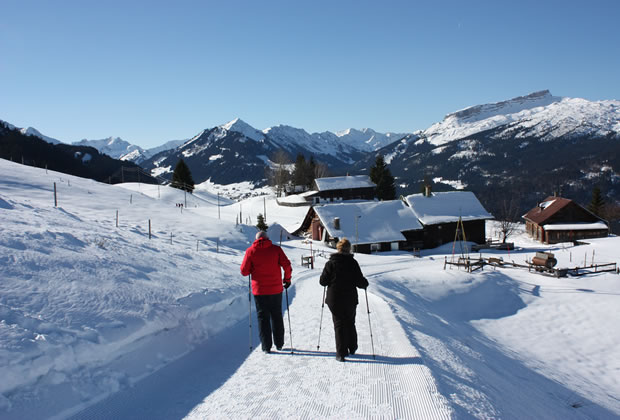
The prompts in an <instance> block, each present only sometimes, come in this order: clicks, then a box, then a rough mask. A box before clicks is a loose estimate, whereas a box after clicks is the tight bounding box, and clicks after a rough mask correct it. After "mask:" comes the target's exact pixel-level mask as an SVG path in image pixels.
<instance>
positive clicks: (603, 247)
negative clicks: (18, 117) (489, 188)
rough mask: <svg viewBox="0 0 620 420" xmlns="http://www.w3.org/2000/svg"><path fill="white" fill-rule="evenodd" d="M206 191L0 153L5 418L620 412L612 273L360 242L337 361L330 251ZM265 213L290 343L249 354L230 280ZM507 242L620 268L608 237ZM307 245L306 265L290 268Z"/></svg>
mask: <svg viewBox="0 0 620 420" xmlns="http://www.w3.org/2000/svg"><path fill="white" fill-rule="evenodd" d="M54 185H55V186H56V191H57V206H55V205H54ZM212 188H213V187H212V186H211V187H205V188H197V193H196V194H193V195H191V194H185V193H183V192H182V191H178V190H174V189H170V188H167V187H163V186H157V185H145V184H137V183H136V184H119V185H108V184H102V183H98V182H95V181H91V180H87V179H83V178H78V177H73V176H68V175H64V174H61V173H57V172H53V171H47V172H46V171H45V170H44V169H38V168H32V167H28V166H23V165H19V164H16V163H12V162H9V161H5V160H0V223H1V225H2V229H3V234H2V235H1V236H0V262H1V264H0V278H1V279H2V281H1V282H0V377H1V378H3V379H2V381H0V387H1V388H0V418H2V419H24V418H55V419H65V418H76V419H86V418H88V419H93V418H127V419H129V418H150V419H158V418H160V419H164V418H168V419H169V418H190V419H194V418H196V419H199V418H200V419H203V418H230V419H239V418H243V419H249V418H308V419H310V418H312V419H317V418H369V417H374V418H425V419H429V418H438V419H444V418H456V419H461V418H462V419H465V418H481V419H482V418H558V419H560V418H561V419H571V418H575V419H577V418H599V419H603V418H618V417H620V377H619V376H618V372H619V371H620V359H619V358H618V357H617V355H616V353H617V351H616V349H617V348H618V346H620V332H619V330H618V328H617V325H618V323H619V322H620V315H619V313H618V311H617V310H616V309H617V307H618V304H619V303H620V300H619V299H620V281H619V279H620V277H619V276H618V274H615V273H598V274H593V275H588V276H584V277H570V276H569V277H566V278H554V277H547V276H543V275H541V274H537V273H534V272H528V270H522V269H517V268H497V269H493V268H490V269H489V268H488V267H487V268H485V269H484V270H482V271H478V272H475V273H468V272H467V271H464V270H458V269H456V268H453V269H450V268H445V265H444V260H445V259H446V258H447V259H448V260H451V259H452V258H454V257H458V255H459V253H460V252H461V251H460V250H462V249H463V248H462V247H461V245H466V244H460V243H459V244H456V245H457V246H456V247H453V246H452V244H448V245H445V246H444V247H442V248H438V249H430V250H424V251H422V253H421V255H420V257H413V256H412V255H411V254H408V253H405V252H387V253H382V254H372V255H361V254H357V255H356V256H355V258H356V259H357V260H358V261H359V262H360V265H361V268H362V271H363V272H364V274H365V276H366V277H367V278H368V280H369V282H370V287H369V288H368V295H367V298H368V307H367V306H366V298H365V295H364V293H363V292H362V291H360V305H359V306H358V311H357V322H356V323H357V329H358V335H359V344H360V348H359V351H358V353H357V354H356V355H355V356H351V357H350V358H348V360H347V362H345V363H340V362H337V361H336V360H335V358H334V355H335V347H334V336H333V328H332V325H331V316H330V314H329V310H328V309H327V308H322V306H321V299H322V293H323V290H322V288H321V287H320V286H319V284H318V277H319V275H320V272H321V269H322V267H323V265H324V263H325V261H326V257H327V256H328V255H329V253H331V252H332V250H331V249H328V248H324V247H323V246H322V244H321V243H319V242H313V243H312V244H311V243H310V242H309V241H306V240H302V239H301V238H296V237H293V236H291V235H290V234H288V233H287V232H290V231H292V230H294V229H295V228H296V227H297V226H299V224H300V223H301V220H302V219H303V217H304V216H305V212H306V211H307V208H303V207H301V208H300V207H279V206H278V205H277V204H276V202H275V198H274V196H273V195H266V196H262V197H254V198H250V199H247V200H243V201H239V202H232V201H225V199H223V198H222V197H218V195H217V194H214V193H213V192H209V190H211V189H212ZM181 203H182V204H183V207H179V206H178V204H181ZM258 213H266V217H267V223H268V224H269V225H270V226H271V228H270V231H269V233H270V237H271V238H272V240H273V241H274V242H276V243H281V244H282V246H283V249H284V251H285V253H286V254H287V255H288V257H289V258H290V260H291V262H292V263H293V286H292V287H291V288H290V289H289V291H288V295H289V296H288V297H289V311H288V312H286V303H283V305H285V306H284V310H285V312H284V314H285V315H284V316H285V325H286V330H287V331H286V335H285V337H286V342H285V347H284V349H283V351H282V352H274V353H272V354H263V353H262V352H261V351H260V349H257V348H256V347H257V345H258V336H257V332H256V318H255V311H254V307H253V303H252V304H251V306H250V305H249V301H248V282H247V278H244V277H242V276H241V275H240V274H239V264H240V262H241V259H242V257H243V252H244V250H245V249H246V247H247V246H249V244H250V243H251V241H252V239H253V237H254V234H255V232H256V229H255V228H254V226H253V224H255V223H256V216H257V215H258ZM239 220H240V221H241V224H238V223H237V222H238V221H239ZM493 229H494V228H493V224H492V223H489V225H488V232H487V234H488V235H489V236H491V235H493ZM511 239H513V240H514V241H515V243H516V249H515V250H514V251H511V252H510V253H507V252H500V251H487V252H483V254H481V255H483V256H487V257H488V256H493V257H496V258H502V259H504V260H505V261H515V262H517V263H521V264H522V263H524V261H525V260H528V259H531V258H532V256H533V255H535V252H537V251H541V250H545V251H550V252H553V253H554V254H555V256H556V258H557V260H558V266H562V267H571V266H576V265H580V264H583V263H585V262H587V263H589V262H591V261H594V262H597V263H603V262H615V263H618V262H620V261H618V254H617V249H618V247H619V246H620V242H619V240H618V238H617V237H610V238H604V239H596V240H592V241H588V243H587V244H585V245H580V246H574V245H573V244H572V243H570V244H558V245H554V246H544V245H541V244H537V243H535V242H533V241H532V240H530V239H528V238H527V237H526V236H525V235H524V234H523V232H520V233H519V234H518V235H517V236H515V237H514V238H511ZM311 249H312V251H314V252H315V256H316V266H315V268H314V269H311V268H307V267H302V266H300V260H301V256H302V255H309V253H310V250H311ZM249 308H251V320H252V321H251V322H252V329H251V330H249V328H248V327H249V324H248V315H249V312H248V311H249ZM323 310H324V313H323ZM288 317H290V330H289V323H288ZM248 332H250V334H249V335H248ZM319 334H321V335H320V338H319ZM291 338H292V341H291ZM250 346H252V348H250ZM345 393H346V394H347V395H349V397H348V398H342V397H341V395H343V394H345Z"/></svg>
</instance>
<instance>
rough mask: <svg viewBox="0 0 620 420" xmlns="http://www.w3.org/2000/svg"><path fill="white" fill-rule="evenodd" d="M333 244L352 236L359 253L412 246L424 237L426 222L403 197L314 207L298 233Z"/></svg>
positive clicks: (332, 245)
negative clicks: (423, 230) (401, 198)
mask: <svg viewBox="0 0 620 420" xmlns="http://www.w3.org/2000/svg"><path fill="white" fill-rule="evenodd" d="M303 232H308V233H310V234H311V237H312V239H313V240H321V241H323V242H325V243H327V244H328V245H329V246H331V247H335V246H336V243H337V242H338V241H339V240H340V239H342V238H345V237H346V238H348V239H349V240H350V241H351V243H352V244H353V248H354V251H355V252H361V253H370V252H374V251H390V250H398V249H411V248H413V246H412V243H413V242H414V241H420V240H421V238H422V225H421V224H420V222H419V221H418V220H417V219H416V217H415V215H414V214H413V213H412V212H411V210H410V209H409V208H408V207H407V206H406V205H405V203H403V202H402V201H401V200H390V201H362V202H349V203H333V204H322V205H316V206H313V207H311V208H310V209H309V210H308V213H307V214H306V217H305V219H304V221H303V223H302V226H301V228H300V229H299V230H298V231H297V232H296V234H299V233H303Z"/></svg>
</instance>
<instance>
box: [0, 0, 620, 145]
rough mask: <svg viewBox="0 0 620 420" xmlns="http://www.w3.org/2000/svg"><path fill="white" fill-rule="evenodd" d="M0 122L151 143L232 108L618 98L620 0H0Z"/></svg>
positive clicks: (424, 107)
mask: <svg viewBox="0 0 620 420" xmlns="http://www.w3.org/2000/svg"><path fill="white" fill-rule="evenodd" d="M0 10H1V15H0V16H1V17H0V57H1V58H0V80H2V89H1V90H0V119H2V120H5V121H8V122H10V123H12V124H14V125H17V126H19V127H27V126H33V127H35V128H37V129H39V130H40V131H41V132H42V133H43V134H45V135H48V136H51V137H54V138H57V139H59V140H62V141H64V142H73V141H77V140H80V139H82V138H88V139H101V138H105V137H109V136H118V137H122V138H123V139H125V140H127V141H129V142H131V143H134V144H137V145H140V146H142V147H154V146H158V145H160V144H162V143H164V142H165V141H167V140H173V139H184V138H189V137H191V136H193V135H195V134H196V133H198V132H199V131H200V130H202V129H204V128H211V127H213V126H216V125H220V124H223V123H226V122H227V121H229V120H232V119H234V118H236V117H240V118H242V119H243V120H244V121H246V122H247V123H249V124H251V125H253V126H254V127H256V128H257V129H263V128H267V127H270V126H274V125H278V124H286V125H291V126H294V127H298V128H304V129H305V130H307V131H308V132H316V131H325V130H330V131H338V130H343V129H346V128H349V127H354V128H364V127H370V128H373V129H375V130H377V131H382V132H385V131H393V132H411V131H414V130H418V129H425V128H427V127H429V126H430V125H431V124H433V123H435V122H437V121H440V120H441V119H443V117H444V116H445V114H447V113H450V112H453V111H456V110H459V109H462V108H465V107H467V106H471V105H477V104H483V103H488V102H497V101H502V100H505V99H510V98H512V97H516V96H522V95H526V94H528V93H531V92H534V91H538V90H542V89H549V90H550V91H551V93H552V94H553V95H556V96H569V97H581V98H586V99H590V100H603V99H620V77H619V75H620V31H618V22H619V21H620V1H616V0H609V1H598V0H589V1H572V0H564V1H555V0H549V1H547V0H537V1H529V0H525V1H518V2H516V1H511V2H509V1H502V0H495V1H476V0H469V1H440V0H435V1H363V0H362V1H338V0H332V1H322V0H313V1H304V2H302V1H291V0H289V1H269V0H264V1H236V0H228V1H206V0H205V1H178V2H173V1H129V0H127V1H115V0H106V1H99V2H98V1H84V0H80V1H69V0H63V1H35V0H32V1H24V0H0Z"/></svg>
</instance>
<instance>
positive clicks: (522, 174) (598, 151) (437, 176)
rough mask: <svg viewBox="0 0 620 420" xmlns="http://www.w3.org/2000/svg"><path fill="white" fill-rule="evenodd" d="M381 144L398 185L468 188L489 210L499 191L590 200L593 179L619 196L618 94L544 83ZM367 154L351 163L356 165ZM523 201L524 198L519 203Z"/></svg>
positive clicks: (361, 167)
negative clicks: (565, 93)
mask: <svg viewBox="0 0 620 420" xmlns="http://www.w3.org/2000/svg"><path fill="white" fill-rule="evenodd" d="M380 152H381V153H383V154H384V156H385V157H386V162H388V164H389V165H390V169H391V171H392V174H393V175H395V176H396V178H397V183H398V184H399V186H400V190H401V191H400V192H402V193H412V192H419V191H420V188H421V184H422V183H423V182H424V179H426V180H433V181H434V183H436V184H438V185H437V186H436V188H439V189H447V188H453V187H454V188H467V189H468V190H472V191H474V192H475V193H476V195H477V196H478V197H479V198H480V199H481V200H482V202H483V204H485V206H486V208H487V209H489V210H491V212H492V213H494V212H496V211H498V207H499V205H501V203H500V202H499V200H500V199H504V198H506V197H508V198H510V197H515V198H519V199H520V198H522V202H523V203H524V204H522V205H523V206H524V208H527V206H528V205H529V203H531V202H535V201H536V199H537V197H544V196H546V195H550V194H553V193H559V194H566V195H568V196H569V197H571V198H573V199H575V200H577V201H580V202H582V203H587V202H589V201H588V200H589V199H590V197H591V194H592V188H594V186H599V187H600V188H601V189H602V190H603V192H604V194H605V195H606V197H607V199H608V200H609V201H612V202H613V201H617V202H620V101H617V100H606V101H588V100H585V99H579V98H565V97H556V96H552V95H551V93H550V92H549V91H546V90H545V91H541V92H536V93H532V94H530V95H527V96H523V97H518V98H514V99H510V100H507V101H503V102H498V103H492V104H484V105H477V106H472V107H469V108H466V109H463V110H461V111H457V112H454V113H451V114H448V115H447V116H446V117H445V118H444V119H443V121H441V122H439V123H436V124H433V125H432V126H431V127H429V128H428V129H426V130H423V131H421V132H417V133H413V134H410V135H408V136H406V137H405V138H403V139H402V140H401V141H399V142H397V143H394V144H391V145H389V146H387V147H385V148H383V149H380ZM371 162H372V156H368V157H367V158H365V159H363V160H362V161H360V162H359V163H358V164H356V165H354V167H353V168H352V170H351V172H353V173H356V172H360V173H363V172H364V171H365V170H367V168H368V167H370V166H369V165H371ZM525 203H527V204H525Z"/></svg>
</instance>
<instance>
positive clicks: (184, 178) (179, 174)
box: [170, 159, 194, 193]
mask: <svg viewBox="0 0 620 420" xmlns="http://www.w3.org/2000/svg"><path fill="white" fill-rule="evenodd" d="M170 186H171V187H174V188H178V189H180V190H184V191H187V192H189V193H191V192H193V191H194V178H192V173H191V172H190V170H189V167H188V166H187V164H186V163H185V162H184V161H183V159H179V161H178V162H177V166H175V168H174V173H173V174H172V182H171V183H170Z"/></svg>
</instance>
